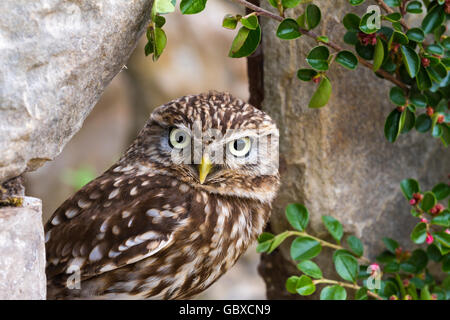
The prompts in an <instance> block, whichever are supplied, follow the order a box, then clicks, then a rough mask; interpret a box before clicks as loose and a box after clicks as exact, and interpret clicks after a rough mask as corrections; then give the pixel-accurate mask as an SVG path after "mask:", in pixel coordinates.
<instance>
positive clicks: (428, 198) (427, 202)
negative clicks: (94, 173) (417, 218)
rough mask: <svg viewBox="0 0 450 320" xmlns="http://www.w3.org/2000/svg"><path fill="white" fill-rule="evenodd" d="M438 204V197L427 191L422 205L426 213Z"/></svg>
mask: <svg viewBox="0 0 450 320" xmlns="http://www.w3.org/2000/svg"><path fill="white" fill-rule="evenodd" d="M436 203H437V200H436V196H435V195H434V193H433V192H430V191H427V192H425V193H424V195H423V200H422V202H421V203H420V208H422V210H424V211H428V210H430V209H431V208H433V207H434V206H435V205H436Z"/></svg>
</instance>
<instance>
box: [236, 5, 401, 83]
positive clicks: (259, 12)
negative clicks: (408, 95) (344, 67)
mask: <svg viewBox="0 0 450 320" xmlns="http://www.w3.org/2000/svg"><path fill="white" fill-rule="evenodd" d="M232 1H235V2H238V3H240V4H242V5H243V6H244V7H246V8H249V9H250V10H253V11H254V12H256V14H257V15H259V16H265V17H268V18H271V19H273V20H277V21H279V22H282V21H283V20H284V18H283V17H282V16H280V15H277V14H274V13H272V12H270V11H267V10H265V9H263V8H261V7H258V6H256V5H254V4H252V3H250V2H248V1H246V0H232ZM298 31H299V32H300V33H301V34H302V35H305V36H307V37H309V38H312V39H314V40H316V41H318V42H320V43H322V44H324V45H325V46H328V47H330V48H332V49H334V50H336V51H337V52H340V51H343V50H344V49H343V48H341V47H340V46H339V45H338V44H336V43H334V42H332V41H328V42H324V41H321V40H320V39H321V38H320V37H319V35H318V34H316V33H315V32H313V31H311V30H306V29H304V28H301V27H298ZM357 59H358V61H359V62H360V63H361V64H362V65H363V66H365V67H366V68H369V69H371V70H373V64H372V63H370V62H369V61H367V60H365V59H362V58H361V57H357ZM376 73H377V74H379V75H380V76H382V77H383V78H385V79H386V80H388V81H390V82H392V83H394V84H395V85H397V86H399V87H400V88H402V89H404V90H406V91H407V90H408V86H407V85H406V84H404V83H403V82H402V81H400V80H398V79H396V78H395V77H394V76H392V75H391V74H389V73H388V72H386V71H384V70H382V69H379V70H377V71H376Z"/></svg>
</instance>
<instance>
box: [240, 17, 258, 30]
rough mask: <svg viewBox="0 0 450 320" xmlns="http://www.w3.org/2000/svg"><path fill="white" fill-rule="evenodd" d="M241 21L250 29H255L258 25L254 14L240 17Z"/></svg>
mask: <svg viewBox="0 0 450 320" xmlns="http://www.w3.org/2000/svg"><path fill="white" fill-rule="evenodd" d="M241 23H242V25H243V26H244V27H246V28H248V29H250V30H256V28H258V26H259V22H258V18H257V17H256V16H255V15H254V14H250V15H248V16H245V17H242V18H241Z"/></svg>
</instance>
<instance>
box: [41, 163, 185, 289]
mask: <svg viewBox="0 0 450 320" xmlns="http://www.w3.org/2000/svg"><path fill="white" fill-rule="evenodd" d="M119 168H120V167H119ZM122 169H123V168H122ZM125 169H127V168H125ZM116 171H118V170H117V169H116ZM186 187H187V186H186V185H181V184H180V182H177V180H175V179H174V178H172V177H169V176H166V175H159V174H156V173H152V172H148V171H147V172H146V171H145V170H144V171H142V170H138V169H129V170H128V171H127V170H125V171H124V172H120V171H118V172H114V170H113V169H111V170H109V171H107V172H105V173H104V174H103V175H102V176H100V177H99V178H97V179H95V180H94V181H92V182H91V183H89V184H88V185H86V186H85V187H84V188H82V189H81V190H80V191H78V192H77V193H76V194H75V195H74V196H73V197H72V198H70V199H68V200H67V201H66V202H64V203H63V204H62V205H61V207H60V208H58V209H57V210H56V212H55V213H54V214H53V216H52V217H51V218H50V220H49V222H48V223H47V225H46V228H45V229H46V242H47V243H46V252H47V269H46V272H47V277H48V279H49V280H51V281H53V280H52V278H55V279H54V281H56V282H59V281H63V280H64V278H66V277H67V276H69V275H70V274H71V273H73V272H75V271H77V270H80V271H81V280H84V279H87V278H90V277H92V276H94V275H98V274H100V273H103V272H107V271H110V270H114V269H117V268H120V267H122V266H124V265H127V264H131V263H135V262H137V261H139V260H142V259H144V258H146V257H149V256H151V255H154V254H156V253H157V252H158V251H160V250H163V249H164V248H167V247H168V246H170V244H171V242H172V241H173V237H174V234H176V233H177V231H179V230H181V229H182V228H183V226H184V225H185V223H184V222H185V221H186V219H187V218H188V212H189V210H187V209H188V207H189V206H190V202H191V201H190V200H191V199H189V197H190V195H188V194H186V196H180V193H182V191H179V192H176V190H185V191H186Z"/></svg>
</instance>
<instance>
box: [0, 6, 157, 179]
mask: <svg viewBox="0 0 450 320" xmlns="http://www.w3.org/2000/svg"><path fill="white" fill-rule="evenodd" d="M152 2H153V1H152V0H129V1H118V0H85V1H69V0H36V1H27V0H14V1H13V0H7V1H1V2H0V61H1V62H2V68H1V69H0V150H1V152H0V182H2V181H4V180H6V179H8V178H11V177H14V176H17V175H19V174H21V173H22V172H23V171H25V170H27V171H29V170H34V169H36V168H37V167H39V166H41V165H42V164H43V163H44V162H45V161H47V160H51V159H53V158H54V157H55V156H56V155H58V154H59V152H60V151H61V149H62V148H63V147H64V145H65V144H66V143H67V141H69V140H70V138H71V137H72V136H73V135H74V134H75V133H76V132H77V131H78V130H79V128H80V127H81V125H82V123H83V120H84V119H85V118H86V116H87V115H88V114H89V112H90V111H91V109H92V107H93V106H94V105H95V103H96V102H97V101H98V99H99V97H100V95H101V93H102V92H103V90H104V88H105V87H106V86H107V85H108V83H109V82H110V81H111V79H112V78H113V77H114V76H115V75H116V74H117V73H118V72H119V71H120V70H121V69H122V67H123V65H124V64H125V62H126V61H127V59H128V57H129V55H130V54H131V52H132V51H133V49H134V47H135V46H136V43H137V40H138V39H139V37H140V36H141V35H142V33H143V31H144V30H145V27H146V23H147V22H148V20H149V16H150V10H151V5H152Z"/></svg>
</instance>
